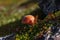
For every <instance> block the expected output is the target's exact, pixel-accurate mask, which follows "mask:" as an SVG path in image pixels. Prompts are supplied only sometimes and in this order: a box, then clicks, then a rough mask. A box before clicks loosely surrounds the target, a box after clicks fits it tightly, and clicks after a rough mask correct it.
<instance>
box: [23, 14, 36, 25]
mask: <svg viewBox="0 0 60 40" xmlns="http://www.w3.org/2000/svg"><path fill="white" fill-rule="evenodd" d="M22 23H23V24H28V25H34V24H35V23H36V18H35V17H34V16H32V15H26V16H24V17H23V19H22Z"/></svg>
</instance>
